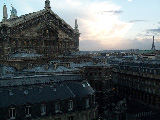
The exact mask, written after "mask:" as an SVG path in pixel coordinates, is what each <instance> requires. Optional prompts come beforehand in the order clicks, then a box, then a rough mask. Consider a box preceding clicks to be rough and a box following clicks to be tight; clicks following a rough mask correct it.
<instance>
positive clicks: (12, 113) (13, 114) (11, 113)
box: [9, 108, 16, 120]
mask: <svg viewBox="0 0 160 120" xmlns="http://www.w3.org/2000/svg"><path fill="white" fill-rule="evenodd" d="M9 117H10V119H12V120H13V119H15V118H16V109H15V108H10V109H9Z"/></svg>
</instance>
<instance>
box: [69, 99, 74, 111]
mask: <svg viewBox="0 0 160 120" xmlns="http://www.w3.org/2000/svg"><path fill="white" fill-rule="evenodd" d="M71 110H73V101H72V100H69V101H68V111H71Z"/></svg>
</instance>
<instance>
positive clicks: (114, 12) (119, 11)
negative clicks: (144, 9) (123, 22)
mask: <svg viewBox="0 0 160 120" xmlns="http://www.w3.org/2000/svg"><path fill="white" fill-rule="evenodd" d="M100 13H101V14H103V13H113V14H114V15H119V14H122V13H123V11H121V10H110V11H101V12H100Z"/></svg>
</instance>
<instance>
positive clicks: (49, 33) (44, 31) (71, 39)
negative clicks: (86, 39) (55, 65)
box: [0, 0, 80, 57]
mask: <svg viewBox="0 0 160 120" xmlns="http://www.w3.org/2000/svg"><path fill="white" fill-rule="evenodd" d="M79 36H80V33H79V30H78V24H77V20H76V21H75V28H74V29H73V28H72V27H71V26H70V25H68V24H67V23H66V22H65V21H64V20H63V19H61V18H60V17H59V16H58V15H57V14H55V13H54V12H53V11H52V10H51V7H50V1H49V0H46V1H45V9H43V10H40V11H38V12H34V13H29V14H26V15H22V16H20V17H18V16H17V11H16V9H15V8H14V7H13V6H12V10H11V16H10V18H9V19H8V14H7V7H6V5H4V7H3V20H2V22H0V51H1V53H0V57H5V56H7V55H9V54H12V53H14V52H16V51H18V50H35V51H36V53H38V54H42V55H45V56H47V57H55V56H58V55H62V54H65V53H69V52H77V51H79Z"/></svg>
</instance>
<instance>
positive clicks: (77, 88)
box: [0, 75, 97, 120]
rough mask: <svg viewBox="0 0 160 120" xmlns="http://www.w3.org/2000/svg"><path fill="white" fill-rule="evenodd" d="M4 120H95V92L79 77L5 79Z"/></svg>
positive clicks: (0, 116) (0, 112)
mask: <svg viewBox="0 0 160 120" xmlns="http://www.w3.org/2000/svg"><path fill="white" fill-rule="evenodd" d="M0 96H1V98H0V120H13V119H16V120H22V119H23V120H25V119H26V120H28V119H32V120H37V119H39V120H42V119H43V120H94V119H96V118H97V106H96V103H95V92H94V90H93V89H92V88H91V87H90V85H89V84H88V83H87V82H86V81H84V79H83V78H82V77H81V76H79V75H36V76H21V77H10V78H8V77H7V78H6V77H1V79H0Z"/></svg>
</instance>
